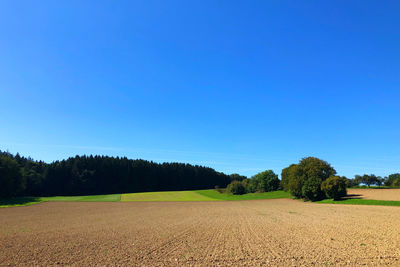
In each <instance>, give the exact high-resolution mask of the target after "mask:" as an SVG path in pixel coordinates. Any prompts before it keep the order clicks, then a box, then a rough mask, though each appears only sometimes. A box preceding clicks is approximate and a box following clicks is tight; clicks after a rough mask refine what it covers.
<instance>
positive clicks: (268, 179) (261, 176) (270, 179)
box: [251, 170, 280, 192]
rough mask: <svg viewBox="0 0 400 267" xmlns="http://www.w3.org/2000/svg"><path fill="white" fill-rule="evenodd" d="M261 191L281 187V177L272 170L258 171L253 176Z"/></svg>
mask: <svg viewBox="0 0 400 267" xmlns="http://www.w3.org/2000/svg"><path fill="white" fill-rule="evenodd" d="M251 179H252V180H253V181H254V182H255V184H256V185H257V190H258V191H260V192H270V191H276V190H278V188H279V184H280V181H279V178H278V175H276V174H275V173H274V172H273V171H272V170H266V171H263V172H260V173H257V174H256V175H254V176H253V177H252V178H251Z"/></svg>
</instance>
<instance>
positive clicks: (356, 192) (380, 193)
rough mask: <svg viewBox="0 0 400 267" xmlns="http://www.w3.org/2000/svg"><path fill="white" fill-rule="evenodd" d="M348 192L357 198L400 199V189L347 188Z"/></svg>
mask: <svg viewBox="0 0 400 267" xmlns="http://www.w3.org/2000/svg"><path fill="white" fill-rule="evenodd" d="M347 193H348V194H349V195H350V196H351V197H356V198H363V199H376V200H399V201H400V189H347Z"/></svg>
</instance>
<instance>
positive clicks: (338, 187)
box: [321, 176, 347, 200]
mask: <svg viewBox="0 0 400 267" xmlns="http://www.w3.org/2000/svg"><path fill="white" fill-rule="evenodd" d="M346 182H347V181H346V179H345V178H343V177H339V176H331V177H329V178H328V179H326V180H325V181H324V182H322V184H321V189H322V191H324V193H325V195H326V197H328V198H333V199H334V200H338V199H340V198H341V197H344V196H346V195H347V190H346Z"/></svg>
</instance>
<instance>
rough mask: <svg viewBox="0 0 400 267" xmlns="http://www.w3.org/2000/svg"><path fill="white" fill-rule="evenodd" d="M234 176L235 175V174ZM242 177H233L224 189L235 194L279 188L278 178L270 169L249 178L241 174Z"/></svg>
mask: <svg viewBox="0 0 400 267" xmlns="http://www.w3.org/2000/svg"><path fill="white" fill-rule="evenodd" d="M235 177H236V175H235ZM241 178H242V179H233V181H232V182H231V183H230V184H229V185H228V187H227V188H226V191H227V192H229V193H232V194H235V195H241V194H246V193H254V192H270V191H276V190H278V189H279V188H280V180H279V178H278V175H276V174H275V173H274V172H273V171H272V170H266V171H263V172H260V173H258V174H256V175H254V176H253V177H251V178H250V179H247V178H245V177H243V176H241Z"/></svg>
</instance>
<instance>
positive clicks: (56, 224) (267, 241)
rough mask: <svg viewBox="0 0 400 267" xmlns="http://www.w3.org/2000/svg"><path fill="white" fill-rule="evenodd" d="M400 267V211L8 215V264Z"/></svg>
mask: <svg viewBox="0 0 400 267" xmlns="http://www.w3.org/2000/svg"><path fill="white" fill-rule="evenodd" d="M55 264H61V265H79V266H85V265H140V266H182V265H197V266H229V265H232V266H238V265H240V266H243V265H248V266H259V265H274V266H276V265H281V266H292V265H293V266H302V265H305V266H310V265H318V266H331V265H336V266H338V265H351V266H354V265H400V209H399V208H398V207H383V206H352V205H325V204H315V203H305V202H302V201H296V200H289V199H279V200H254V201H231V202H229V201H226V202H225V201H220V202H127V203H123V202H117V203H112V202H109V203H99V202H91V203H90V202H88V203H73V202H48V203H41V204H37V205H33V206H27V207H15V208H4V209H1V210H0V265H1V266H4V265H5V266H7V265H55Z"/></svg>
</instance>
